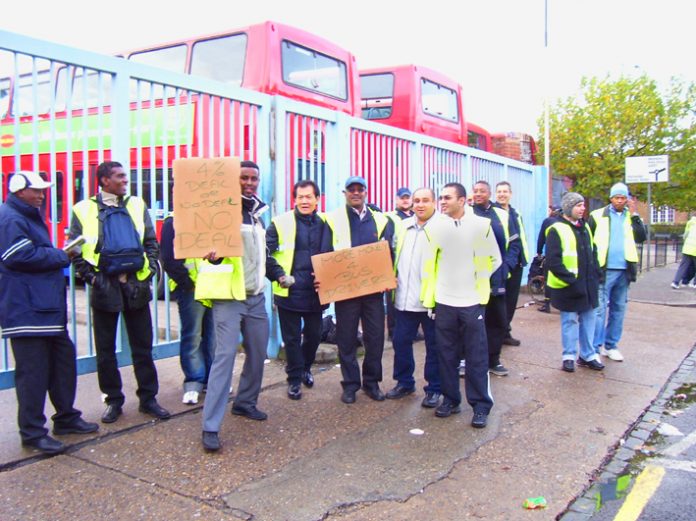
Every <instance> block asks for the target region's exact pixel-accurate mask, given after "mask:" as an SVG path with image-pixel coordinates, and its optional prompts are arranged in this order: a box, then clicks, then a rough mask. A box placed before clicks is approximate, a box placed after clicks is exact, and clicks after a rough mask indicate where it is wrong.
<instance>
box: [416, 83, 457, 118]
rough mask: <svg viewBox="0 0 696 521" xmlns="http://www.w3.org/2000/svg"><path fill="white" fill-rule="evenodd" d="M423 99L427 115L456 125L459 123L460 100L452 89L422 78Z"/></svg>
mask: <svg viewBox="0 0 696 521" xmlns="http://www.w3.org/2000/svg"><path fill="white" fill-rule="evenodd" d="M421 98H422V100H423V112H425V113H426V114H430V115H431V116H435V117H438V118H442V119H446V120H447V121H452V122H455V123H457V122H458V121H459V109H458V107H459V103H458V101H459V100H458V99H457V93H456V92H455V91H453V90H452V89H448V88H447V87H443V86H442V85H439V84H437V83H435V82H432V81H430V80H426V79H425V78H421Z"/></svg>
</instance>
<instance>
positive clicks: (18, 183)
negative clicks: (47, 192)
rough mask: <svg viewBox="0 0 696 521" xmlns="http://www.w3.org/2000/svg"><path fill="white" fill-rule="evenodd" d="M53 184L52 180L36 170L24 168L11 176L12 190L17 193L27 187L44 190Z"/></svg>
mask: <svg viewBox="0 0 696 521" xmlns="http://www.w3.org/2000/svg"><path fill="white" fill-rule="evenodd" d="M49 186H53V183H51V182H50V181H45V180H44V179H43V178H42V177H41V176H40V175H39V174H37V173H36V172H29V171H28V170H23V171H21V172H15V173H14V174H13V175H12V177H11V178H10V185H9V188H10V192H12V193H13V194H16V193H17V192H19V191H20V190H24V189H25V188H36V189H38V190H43V189H45V188H48V187H49Z"/></svg>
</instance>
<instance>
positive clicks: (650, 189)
mask: <svg viewBox="0 0 696 521" xmlns="http://www.w3.org/2000/svg"><path fill="white" fill-rule="evenodd" d="M651 221H652V183H648V262H647V264H648V267H647V271H650V222H651Z"/></svg>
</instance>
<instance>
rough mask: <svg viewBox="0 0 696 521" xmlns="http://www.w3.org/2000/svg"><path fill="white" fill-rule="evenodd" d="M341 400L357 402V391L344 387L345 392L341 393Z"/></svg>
mask: <svg viewBox="0 0 696 521" xmlns="http://www.w3.org/2000/svg"><path fill="white" fill-rule="evenodd" d="M341 401H342V402H343V403H355V391H353V390H351V389H343V394H341Z"/></svg>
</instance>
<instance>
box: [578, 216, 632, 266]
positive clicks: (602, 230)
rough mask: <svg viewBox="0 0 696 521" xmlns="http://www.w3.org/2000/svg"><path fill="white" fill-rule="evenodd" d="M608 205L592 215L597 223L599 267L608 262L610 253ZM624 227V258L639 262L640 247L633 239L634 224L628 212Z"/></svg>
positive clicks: (595, 240) (596, 243)
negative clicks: (632, 224)
mask: <svg viewBox="0 0 696 521" xmlns="http://www.w3.org/2000/svg"><path fill="white" fill-rule="evenodd" d="M607 208H608V207H607V206H605V207H604V208H599V209H597V210H595V211H593V212H592V213H591V214H590V215H591V216H592V217H593V218H594V221H595V222H596V223H597V227H596V228H595V232H594V243H595V246H597V260H598V261H599V267H600V268H603V267H604V266H606V264H607V257H608V255H609V215H605V211H606V210H607ZM623 227H624V258H625V259H626V261H627V262H638V249H637V248H636V241H634V240H633V226H631V215H630V213H629V212H626V215H625V216H624V221H623Z"/></svg>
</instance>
